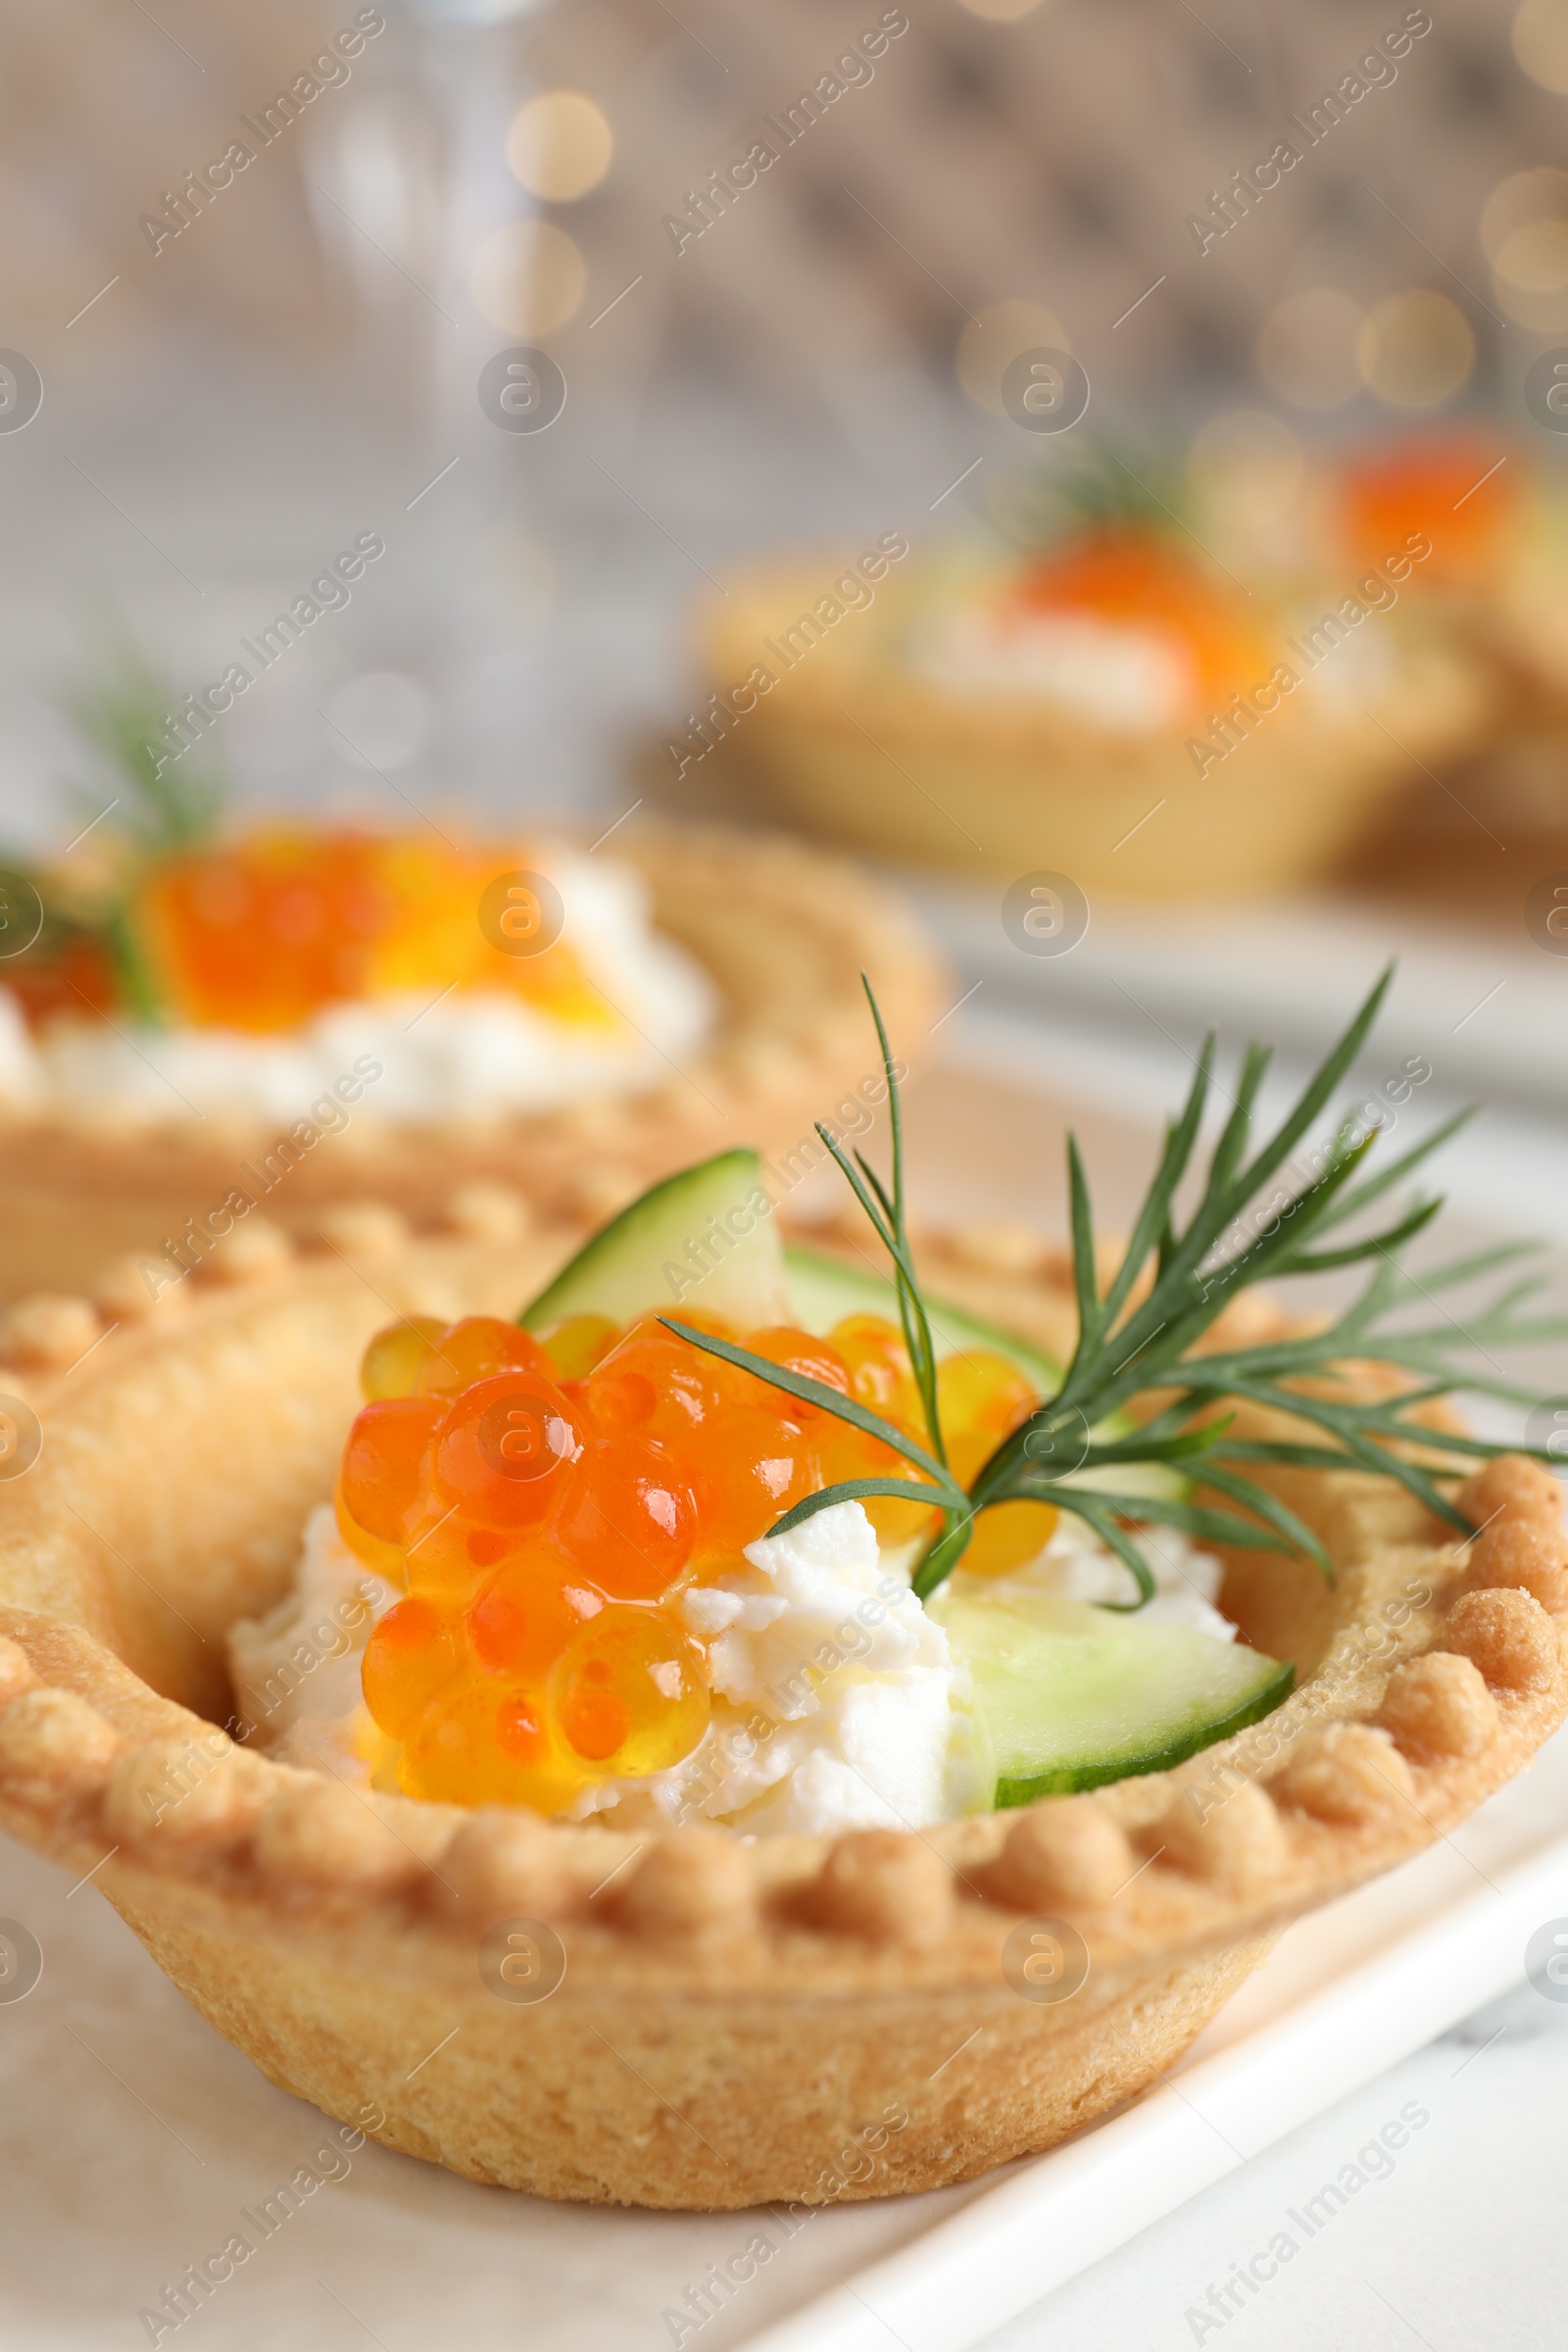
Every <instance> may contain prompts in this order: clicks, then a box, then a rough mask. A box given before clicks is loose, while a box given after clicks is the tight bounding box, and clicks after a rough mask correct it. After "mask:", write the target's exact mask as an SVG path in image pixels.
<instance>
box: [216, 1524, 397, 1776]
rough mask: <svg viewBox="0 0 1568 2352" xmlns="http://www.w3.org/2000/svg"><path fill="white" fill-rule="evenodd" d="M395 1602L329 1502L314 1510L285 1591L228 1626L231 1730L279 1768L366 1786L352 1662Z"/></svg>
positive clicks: (370, 1739) (367, 1746) (370, 1740)
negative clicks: (281, 1762) (313, 1770)
mask: <svg viewBox="0 0 1568 2352" xmlns="http://www.w3.org/2000/svg"><path fill="white" fill-rule="evenodd" d="M400 1597H401V1596H400V1594H399V1593H398V1590H397V1588H396V1586H395V1585H389V1584H388V1583H387V1582H386V1581H385V1579H384V1578H383V1577H379V1576H376V1575H375V1574H374V1573H373V1571H372V1570H370V1569H368V1568H367V1566H366V1565H365V1562H364V1561H363V1560H362V1559H360V1558H359V1557H358V1556H357V1554H356V1553H354V1552H352V1551H350V1549H349V1547H348V1545H347V1544H345V1543H344V1541H343V1539H342V1537H341V1536H340V1535H339V1534H338V1531H337V1520H336V1518H335V1516H334V1514H333V1510H332V1505H331V1504H330V1503H329V1502H323V1503H319V1504H318V1505H317V1508H316V1509H315V1510H314V1511H313V1512H312V1513H311V1515H310V1517H309V1519H307V1520H306V1522H305V1542H304V1544H303V1547H302V1549H301V1551H300V1560H299V1566H298V1567H297V1568H296V1570H295V1572H294V1585H293V1589H292V1591H290V1592H288V1593H284V1595H283V1597H282V1599H281V1600H280V1601H278V1602H277V1604H276V1605H275V1607H273V1608H270V1609H269V1610H268V1612H267V1614H266V1616H265V1617H242V1618H240V1619H239V1620H238V1622H237V1623H236V1624H234V1625H231V1626H230V1627H229V1629H228V1666H229V1674H230V1677H231V1678H232V1681H233V1685H234V1712H235V1716H236V1717H237V1719H238V1725H237V1726H236V1728H238V1726H244V1727H248V1728H247V1729H246V1730H245V1731H244V1734H243V1736H244V1737H245V1738H247V1739H249V1740H251V1741H252V1742H253V1743H254V1744H255V1745H256V1746H258V1747H265V1748H267V1749H269V1750H270V1753H272V1754H273V1755H280V1756H282V1757H283V1758H284V1759H285V1760H286V1761H287V1762H289V1763H294V1764H316V1765H319V1766H320V1767H321V1769H322V1770H325V1771H333V1772H341V1773H346V1774H347V1775H348V1777H349V1778H350V1779H354V1780H361V1781H367V1780H368V1778H369V1766H368V1762H367V1760H366V1759H367V1758H368V1756H369V1755H370V1753H371V1752H372V1750H373V1746H374V1743H375V1741H376V1739H377V1737H378V1735H377V1733H376V1730H375V1726H374V1725H373V1723H372V1722H371V1720H370V1716H369V1712H368V1709H367V1707H366V1705H365V1702H364V1700H363V1699H362V1698H361V1696H360V1661H361V1659H362V1658H363V1656H364V1654H365V1644H366V1643H367V1642H368V1640H369V1638H370V1629H371V1627H372V1626H373V1625H374V1624H375V1621H376V1619H377V1618H378V1617H384V1616H385V1614H386V1612H387V1610H388V1609H389V1608H391V1606H392V1604H393V1602H394V1601H395V1600H397V1599H399V1598H400Z"/></svg>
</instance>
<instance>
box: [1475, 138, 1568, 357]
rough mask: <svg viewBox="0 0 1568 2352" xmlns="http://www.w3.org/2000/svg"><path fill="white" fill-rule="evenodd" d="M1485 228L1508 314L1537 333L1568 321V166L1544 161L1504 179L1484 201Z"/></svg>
mask: <svg viewBox="0 0 1568 2352" xmlns="http://www.w3.org/2000/svg"><path fill="white" fill-rule="evenodd" d="M1480 233H1481V244H1482V250H1483V251H1484V252H1485V254H1486V257H1487V259H1488V261H1489V262H1490V263H1491V264H1492V270H1493V280H1492V282H1493V291H1494V293H1495V297H1496V300H1497V303H1498V305H1499V307H1500V308H1501V309H1502V310H1504V311H1506V313H1507V314H1508V317H1509V318H1510V319H1513V320H1515V322H1516V323H1517V324H1518V325H1520V326H1528V327H1531V328H1533V329H1535V330H1536V331H1537V332H1538V333H1545V334H1549V333H1551V332H1552V331H1553V330H1554V329H1558V328H1561V327H1562V326H1564V325H1568V172H1560V171H1558V170H1557V169H1556V168H1555V167H1554V166H1551V165H1543V166H1541V167H1540V168H1539V169H1537V170H1535V171H1532V172H1513V173H1511V174H1510V176H1509V177H1508V178H1507V179H1504V180H1501V181H1499V182H1498V184H1497V186H1496V187H1495V188H1494V189H1493V191H1492V194H1491V195H1490V196H1489V197H1488V198H1487V201H1486V203H1485V205H1484V206H1483V207H1482V212H1481V222H1480Z"/></svg>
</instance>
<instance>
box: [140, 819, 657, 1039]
mask: <svg viewBox="0 0 1568 2352" xmlns="http://www.w3.org/2000/svg"><path fill="white" fill-rule="evenodd" d="M524 863H525V859H524V858H522V856H521V855H520V854H519V853H518V852H517V851H516V850H515V849H505V850H501V849H486V848H484V847H483V846H480V845H474V846H472V847H462V848H453V847H451V846H450V845H446V844H442V843H439V842H425V841H424V840H417V841H416V840H412V839H406V838H403V837H401V836H397V835H390V836H388V835H381V834H372V833H352V832H341V833H328V832H319V831H315V830H308V829H306V828H303V827H301V828H288V827H283V826H277V827H273V828H270V829H268V830H265V831H258V832H255V833H251V834H248V835H246V836H244V837H243V838H242V839H240V840H237V841H231V842H225V843H223V844H222V845H221V846H220V847H218V848H216V849H206V850H196V851H191V852H188V853H187V854H185V855H183V856H178V857H172V858H165V859H163V860H162V861H161V862H160V863H159V864H158V865H157V866H155V867H154V868H153V870H152V871H151V872H150V873H149V875H148V876H147V878H146V879H145V881H144V882H143V883H142V885H141V888H140V891H139V893H138V895H137V898H136V902H135V905H134V907H133V910H132V928H133V932H134V935H135V938H136V941H137V944H138V946H139V948H140V949H141V951H142V954H143V956H144V958H145V961H146V963H147V966H148V969H149V971H150V973H151V975H152V978H153V981H154V984H155V986H156V988H157V991H158V994H159V997H160V999H161V1001H162V1002H163V1003H164V1004H165V1005H167V1006H168V1007H169V1009H170V1010H171V1012H172V1013H173V1014H174V1015H175V1016H176V1017H177V1018H178V1019H180V1020H183V1021H186V1022H188V1023H190V1024H191V1025H192V1026H194V1027H196V1028H222V1029H238V1030H243V1031H246V1032H248V1033H250V1034H252V1035H257V1036H265V1035H275V1034H277V1033H279V1032H281V1031H285V1030H289V1029H297V1028H299V1027H301V1026H302V1025H303V1024H304V1023H305V1022H307V1021H309V1020H310V1019H311V1018H312V1017H313V1015H314V1014H316V1013H318V1012H319V1011H320V1010H321V1009H322V1007H323V1006H325V1005H333V1004H342V1003H348V1002H359V1001H361V1000H363V999H365V998H370V997H382V996H388V995H392V994H396V993H399V992H403V991H410V990H427V991H432V992H433V991H435V990H439V989H441V988H470V989H473V988H486V989H494V990H505V991H509V992H511V993H513V994H515V995H520V996H522V997H524V998H526V999H527V1000H528V1002H529V1003H530V1004H532V1005H535V1006H536V1007H537V1008H538V1009H539V1010H540V1011H543V1012H546V1013H548V1014H550V1015H551V1016H552V1017H553V1018H555V1019H557V1020H562V1021H569V1022H573V1023H576V1024H579V1025H581V1026H584V1027H588V1028H594V1029H599V1030H613V1029H615V1028H617V1027H618V1026H619V1022H618V1016H617V1015H615V1014H614V1013H613V1011H612V1010H611V1008H610V1007H609V1005H607V1003H606V1000H605V999H604V997H603V996H602V995H601V994H600V992H599V991H598V990H597V989H596V988H594V987H593V985H592V983H591V982H590V981H589V979H588V978H587V975H586V973H585V972H584V969H583V966H582V964H581V962H580V960H579V958H578V957H577V956H576V954H575V953H574V951H573V950H572V949H571V948H569V947H566V946H564V944H562V943H561V942H560V941H557V942H555V943H554V944H553V945H551V946H549V947H546V948H544V949H542V950H541V951H540V952H539V953H538V954H536V955H531V956H515V955H507V954H504V953H503V952H502V951H501V949H500V948H499V947H498V946H496V945H495V944H494V943H493V941H492V939H490V938H488V937H487V936H486V934H485V931H484V929H483V928H482V927H481V923H480V902H481V900H482V899H483V898H484V895H485V893H486V891H487V889H488V888H489V887H490V886H491V885H492V884H493V883H494V882H495V881H496V880H497V878H498V877H499V876H501V875H503V874H505V873H508V872H512V871H515V870H517V869H518V868H519V867H520V866H522V865H523V864H524Z"/></svg>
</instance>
